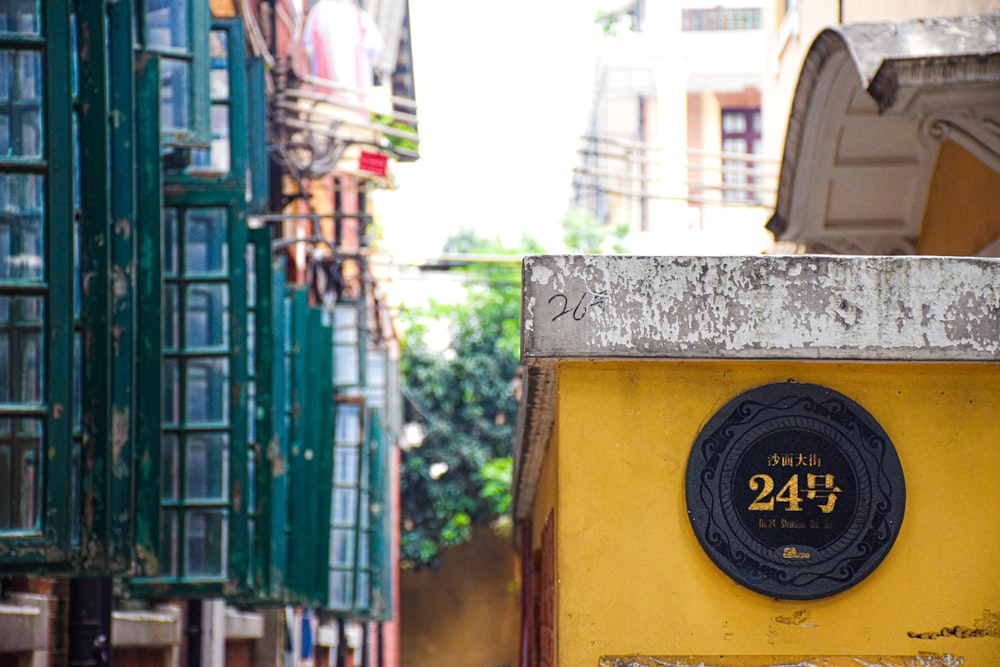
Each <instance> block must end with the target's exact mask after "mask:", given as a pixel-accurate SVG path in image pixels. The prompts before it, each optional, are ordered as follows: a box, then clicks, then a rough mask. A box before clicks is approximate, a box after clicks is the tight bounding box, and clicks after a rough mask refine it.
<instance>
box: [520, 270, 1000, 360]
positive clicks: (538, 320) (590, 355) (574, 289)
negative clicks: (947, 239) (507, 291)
mask: <svg viewBox="0 0 1000 667" xmlns="http://www.w3.org/2000/svg"><path fill="white" fill-rule="evenodd" d="M522 289H523V303H522V313H523V314H522V325H521V360H522V363H524V364H526V365H538V364H545V363H546V362H547V361H552V360H555V359H612V358H618V359H637V358H681V359H750V358H752V359H813V360H867V361H982V362H995V361H1000V260H996V259H982V258H953V257H842V256H821V255H791V256H767V255H761V256H750V257H638V256H621V255H535V256H529V257H525V259H524V265H523V288H522Z"/></svg>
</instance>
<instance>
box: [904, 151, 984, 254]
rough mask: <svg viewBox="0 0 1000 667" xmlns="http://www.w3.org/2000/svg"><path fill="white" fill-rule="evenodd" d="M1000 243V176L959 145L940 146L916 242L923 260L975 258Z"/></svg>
mask: <svg viewBox="0 0 1000 667" xmlns="http://www.w3.org/2000/svg"><path fill="white" fill-rule="evenodd" d="M998 237H1000V174H998V173H997V172H995V171H993V170H992V169H990V168H989V167H987V166H986V165H985V164H983V163H982V162H980V161H979V159H977V158H976V157H975V156H973V155H972V154H971V153H969V152H968V151H966V150H965V149H964V148H962V147H961V146H959V145H958V144H956V143H954V142H951V141H946V142H944V143H943V144H942V145H941V151H940V153H939V154H938V160H937V164H936V165H935V166H934V179H933V181H932V182H931V188H930V192H929V193H928V196H927V207H926V208H925V210H924V221H923V228H922V229H921V232H920V238H919V239H918V240H917V252H918V253H920V254H922V255H959V256H969V255H975V254H977V253H978V252H979V251H980V250H981V249H982V248H983V247H985V246H986V245H987V244H989V243H991V242H993V241H994V240H996V239H997V238H998Z"/></svg>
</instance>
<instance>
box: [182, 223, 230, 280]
mask: <svg viewBox="0 0 1000 667" xmlns="http://www.w3.org/2000/svg"><path fill="white" fill-rule="evenodd" d="M184 252H185V254H184V262H185V266H184V272H185V273H186V274H189V275H191V274H200V275H205V274H212V275H225V274H226V273H227V272H228V270H229V261H228V255H229V245H228V243H227V241H226V210H225V209H221V208H202V209H191V210H189V211H188V212H187V225H186V227H185V230H184Z"/></svg>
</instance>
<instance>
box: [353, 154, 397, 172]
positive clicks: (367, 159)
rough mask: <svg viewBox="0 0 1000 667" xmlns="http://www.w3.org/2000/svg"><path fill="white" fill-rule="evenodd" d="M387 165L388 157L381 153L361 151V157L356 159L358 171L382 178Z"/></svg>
mask: <svg viewBox="0 0 1000 667" xmlns="http://www.w3.org/2000/svg"><path fill="white" fill-rule="evenodd" d="M388 163H389V157H388V156H386V155H383V154H382V153H369V152H367V151H361V157H359V158H358V170H359V171H364V172H367V173H369V174H375V175H376V176H382V177H383V178H384V177H385V175H386V167H387V165H388Z"/></svg>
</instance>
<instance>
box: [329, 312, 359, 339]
mask: <svg viewBox="0 0 1000 667" xmlns="http://www.w3.org/2000/svg"><path fill="white" fill-rule="evenodd" d="M333 342H334V343H357V342H358V307H357V306H355V305H353V304H348V305H346V306H338V307H336V308H334V309H333Z"/></svg>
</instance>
